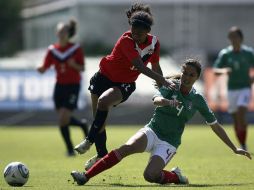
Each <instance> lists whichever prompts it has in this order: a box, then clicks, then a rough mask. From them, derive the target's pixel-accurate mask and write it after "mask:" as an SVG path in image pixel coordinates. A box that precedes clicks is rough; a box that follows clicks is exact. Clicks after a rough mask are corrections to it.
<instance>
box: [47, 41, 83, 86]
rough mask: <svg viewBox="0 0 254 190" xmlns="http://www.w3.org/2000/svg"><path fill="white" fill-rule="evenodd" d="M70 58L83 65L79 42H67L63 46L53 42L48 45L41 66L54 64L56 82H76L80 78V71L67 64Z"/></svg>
mask: <svg viewBox="0 0 254 190" xmlns="http://www.w3.org/2000/svg"><path fill="white" fill-rule="evenodd" d="M70 58H72V59H74V61H75V62H76V63H78V64H80V65H84V54H83V52H82V49H81V47H80V45H79V44H72V43H68V44H67V45H66V46H65V47H60V45H59V44H53V45H50V46H49V47H48V50H47V54H46V57H45V60H44V63H43V67H44V68H46V69H47V68H49V67H50V66H51V65H54V67H55V70H56V81H57V83H58V84H77V83H79V82H80V80H81V75H80V72H79V71H77V70H76V69H74V68H72V67H70V66H69V65H68V64H67V61H68V60H69V59H70Z"/></svg>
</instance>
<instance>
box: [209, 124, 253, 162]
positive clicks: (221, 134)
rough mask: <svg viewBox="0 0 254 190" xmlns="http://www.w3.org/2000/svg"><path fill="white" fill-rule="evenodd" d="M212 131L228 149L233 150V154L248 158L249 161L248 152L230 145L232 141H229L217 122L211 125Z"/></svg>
mask: <svg viewBox="0 0 254 190" xmlns="http://www.w3.org/2000/svg"><path fill="white" fill-rule="evenodd" d="M211 128H212V130H213V131H214V133H215V134H216V135H217V136H218V137H219V138H220V139H221V140H222V141H223V142H224V143H225V144H226V145H227V146H228V147H229V148H230V149H232V150H233V152H234V153H235V154H239V155H244V156H246V157H248V158H249V159H251V155H250V153H249V152H247V151H245V150H243V149H240V148H236V146H235V145H234V144H233V143H232V141H231V140H230V139H229V137H228V135H227V133H226V132H225V130H224V129H223V128H222V126H221V125H220V124H219V123H218V122H217V123H215V124H213V125H211Z"/></svg>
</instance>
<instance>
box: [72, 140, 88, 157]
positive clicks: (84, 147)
mask: <svg viewBox="0 0 254 190" xmlns="http://www.w3.org/2000/svg"><path fill="white" fill-rule="evenodd" d="M91 145H92V144H91V143H90V141H89V140H88V139H87V138H86V139H85V140H83V141H82V142H81V143H79V144H78V145H76V146H75V148H74V150H76V151H77V152H78V153H79V154H84V153H86V152H87V151H88V150H89V149H90V147H91Z"/></svg>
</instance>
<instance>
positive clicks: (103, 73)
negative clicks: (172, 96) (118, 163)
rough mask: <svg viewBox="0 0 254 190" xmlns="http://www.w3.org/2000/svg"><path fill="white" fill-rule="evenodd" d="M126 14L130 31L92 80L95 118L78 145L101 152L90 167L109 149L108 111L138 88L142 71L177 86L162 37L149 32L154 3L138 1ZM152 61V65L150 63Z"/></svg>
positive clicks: (80, 148)
mask: <svg viewBox="0 0 254 190" xmlns="http://www.w3.org/2000/svg"><path fill="white" fill-rule="evenodd" d="M126 14H127V17H128V22H129V24H130V26H131V29H130V31H127V32H125V33H124V34H123V35H122V36H121V37H120V38H119V39H118V41H117V42H116V44H115V47H114V48H113V50H112V52H111V54H110V55H108V56H106V57H104V58H103V59H102V60H101V62H100V69H99V71H98V72H97V73H95V74H94V76H93V77H92V78H91V80H90V86H89V90H90V92H91V100H92V107H93V114H94V121H93V123H92V126H91V129H90V131H89V134H88V137H87V138H86V139H85V140H84V141H82V142H81V143H80V144H78V145H77V146H76V147H75V150H76V151H77V152H78V153H80V154H83V153H85V152H86V151H87V150H89V148H90V146H91V145H92V144H93V143H95V146H96V150H97V155H96V156H94V157H93V158H91V159H90V160H88V162H87V163H86V164H85V168H86V169H89V168H90V167H91V166H92V165H93V164H94V163H95V162H96V161H97V160H98V159H100V158H102V157H103V156H105V155H106V154H107V153H108V151H107V148H106V130H105V122H106V118H107V115H108V111H109V110H110V109H111V108H112V107H113V106H116V105H118V104H120V103H122V102H125V101H126V100H127V99H128V98H129V96H130V95H131V94H132V93H133V92H134V91H135V88H136V85H135V81H136V80H137V78H138V76H139V74H140V73H142V74H144V75H146V76H148V77H149V78H151V79H154V80H155V81H156V82H157V83H158V84H159V85H165V86H166V87H171V88H172V87H173V86H172V85H173V83H171V82H170V81H167V80H165V78H164V77H163V76H162V71H161V68H160V65H159V56H160V54H159V53H160V43H159V41H158V38H157V37H156V36H153V35H151V34H150V33H149V32H150V31H151V26H152V24H153V17H152V14H151V11H150V7H149V6H147V5H143V4H135V5H133V6H132V7H131V8H130V9H129V10H128V11H127V12H126ZM112 24H114V23H112ZM149 62H150V63H151V65H152V69H149V68H148V67H147V64H148V63H149Z"/></svg>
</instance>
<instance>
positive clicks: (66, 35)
mask: <svg viewBox="0 0 254 190" xmlns="http://www.w3.org/2000/svg"><path fill="white" fill-rule="evenodd" d="M75 33H76V21H75V20H70V21H69V23H62V22H60V23H58V25H57V29H56V34H57V37H58V42H57V43H55V44H52V45H50V46H49V47H48V50H47V53H46V56H45V60H44V63H43V64H42V65H41V66H40V67H38V69H37V70H38V72H40V73H44V72H45V71H46V70H47V69H49V68H50V66H54V67H55V70H56V84H55V89H54V95H53V98H54V103H55V108H56V110H57V113H58V116H59V121H58V124H59V128H60V131H61V134H62V137H63V139H64V141H65V144H66V147H67V156H74V155H75V152H74V150H73V145H72V142H71V139H70V132H69V125H76V126H80V127H81V128H82V130H83V132H84V135H85V136H86V135H87V133H88V129H87V124H86V121H85V120H84V121H79V120H78V119H76V118H75V117H74V116H72V112H73V110H74V109H75V108H76V107H77V101H78V96H79V90H80V81H81V75H80V73H81V72H82V71H84V54H83V51H82V49H81V47H80V45H79V44H75V43H71V42H70V39H71V38H72V37H73V36H74V35H75Z"/></svg>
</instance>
